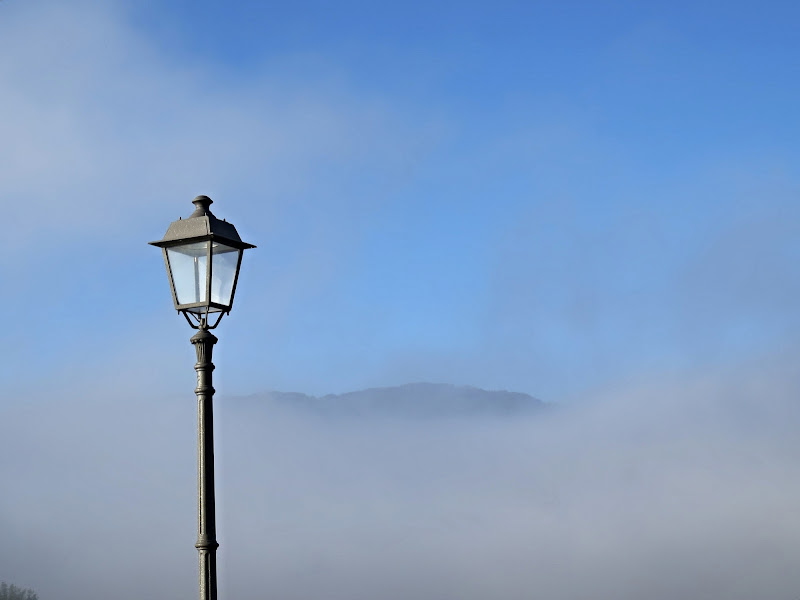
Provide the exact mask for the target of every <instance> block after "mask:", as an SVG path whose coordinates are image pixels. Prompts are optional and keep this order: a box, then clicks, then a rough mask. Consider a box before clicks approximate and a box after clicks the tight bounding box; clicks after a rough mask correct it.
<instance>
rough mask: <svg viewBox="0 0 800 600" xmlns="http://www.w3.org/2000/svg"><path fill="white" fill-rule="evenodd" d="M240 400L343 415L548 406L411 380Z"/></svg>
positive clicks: (473, 412) (496, 412) (448, 413)
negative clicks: (318, 393) (349, 389)
mask: <svg viewBox="0 0 800 600" xmlns="http://www.w3.org/2000/svg"><path fill="white" fill-rule="evenodd" d="M239 400H244V401H246V402H249V403H252V402H263V403H269V404H277V405H279V406H283V407H286V408H296V409H299V410H307V411H311V412H313V413H317V414H321V415H327V416H342V417H344V416H383V417H405V418H432V417H437V418H445V417H469V416H511V415H527V414H531V413H534V412H538V411H541V410H542V409H544V408H545V406H546V405H545V403H544V402H542V401H541V400H538V399H536V398H534V397H533V396H530V395H528V394H524V393H521V392H509V391H505V390H500V391H489V390H484V389H481V388H477V387H472V386H465V385H451V384H445V383H409V384H405V385H400V386H393V387H381V388H370V389H366V390H359V391H355V392H347V393H344V394H327V395H325V396H310V395H308V394H302V393H299V392H279V391H270V392H265V393H263V394H254V395H252V396H247V397H246V398H241V399H239Z"/></svg>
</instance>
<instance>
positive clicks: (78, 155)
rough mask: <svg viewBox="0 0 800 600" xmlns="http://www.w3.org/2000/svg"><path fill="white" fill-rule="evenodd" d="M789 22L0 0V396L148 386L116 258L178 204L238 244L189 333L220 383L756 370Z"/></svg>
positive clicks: (733, 13) (129, 293)
mask: <svg viewBox="0 0 800 600" xmlns="http://www.w3.org/2000/svg"><path fill="white" fill-rule="evenodd" d="M798 16H800V15H798V8H797V7H796V5H794V4H792V3H778V2H772V3H766V4H759V5H755V4H753V3H744V2H740V3H725V4H724V5H723V4H721V3H712V2H699V3H697V2H692V3H675V2H671V3H655V2H653V3H647V4H646V5H644V4H642V3H626V2H597V3H590V2H563V3H514V2H501V3H483V2H466V3H464V2H461V3H451V2H443V3H436V4H435V5H429V4H427V3H426V4H423V3H394V4H389V3H380V4H376V3H358V2H342V3H336V4H335V5H333V4H330V3H323V2H309V3H291V4H290V3H283V4H281V5H271V4H263V3H237V4H235V5H233V6H230V5H221V4H219V3H210V2H192V3H189V2H160V3H148V2H136V3H134V2H104V3H100V2H91V1H86V2H78V3H75V4H72V5H70V6H69V7H67V6H63V5H60V4H59V3H54V2H36V3H34V2H21V1H19V0H9V1H7V2H4V3H3V4H2V5H1V6H0V45H2V56H3V59H2V63H1V64H2V70H1V71H0V79H2V83H3V84H2V91H0V107H2V109H3V114H4V115H5V118H4V120H3V124H2V126H1V127H2V129H3V132H2V135H3V139H4V140H5V142H4V144H3V148H2V150H0V152H2V154H3V157H4V158H3V166H2V167H0V170H2V176H3V181H4V185H3V189H2V190H0V199H2V205H3V208H4V210H5V213H6V223H7V224H10V225H11V230H10V232H9V233H8V234H7V236H6V237H5V240H4V248H5V253H4V254H5V255H6V258H5V259H4V260H3V261H2V264H0V267H1V268H2V273H3V277H4V279H5V280H6V281H9V282H14V283H13V285H11V286H10V289H11V290H13V291H12V292H11V293H12V294H13V295H14V297H15V299H16V300H17V302H15V304H14V305H13V311H12V312H13V316H12V318H11V319H10V320H9V322H8V323H7V325H6V335H7V336H8V338H7V339H8V342H9V345H10V346H12V347H13V348H14V349H15V350H14V352H13V353H11V355H10V356H9V357H8V359H7V360H6V361H4V366H3V373H4V379H6V380H8V381H10V382H11V386H12V389H15V390H18V391H19V390H24V389H26V388H29V387H31V386H34V385H36V386H38V385H46V383H47V381H49V380H50V379H51V377H52V379H53V380H56V379H57V378H58V377H59V376H61V375H62V374H63V372H67V373H70V374H72V375H73V376H75V377H77V379H76V381H79V380H82V379H83V380H90V379H91V378H92V377H93V376H94V374H96V373H97V372H113V371H114V370H115V369H117V368H118V366H119V365H121V364H136V365H137V368H140V369H144V370H145V371H146V372H148V373H156V372H157V373H159V377H162V378H163V383H164V385H165V386H167V387H170V389H173V388H174V389H175V390H177V389H179V387H180V385H181V383H180V382H181V381H182V379H181V378H180V376H179V375H178V374H173V372H177V373H180V371H181V369H183V370H184V371H186V372H187V373H188V375H187V377H190V376H191V375H192V372H191V368H190V366H188V365H187V362H188V361H190V355H191V348H190V347H189V346H188V343H187V342H186V340H184V339H183V338H184V337H187V336H188V334H189V331H187V330H185V325H184V323H183V320H182V319H180V318H179V317H177V315H175V314H174V312H172V311H171V310H170V303H169V298H168V294H167V288H166V283H165V277H164V274H163V272H162V266H161V264H160V258H159V257H158V255H157V252H156V251H155V250H154V249H152V248H149V247H147V246H146V245H144V244H145V242H147V241H150V240H153V239H158V238H159V237H161V235H162V234H163V231H164V230H165V229H166V226H167V224H168V223H169V222H170V221H172V220H174V219H176V218H177V217H178V216H185V215H188V214H189V211H190V210H191V205H190V204H189V201H190V200H191V199H192V198H193V197H194V196H195V195H197V194H200V193H205V194H208V195H210V196H211V197H212V198H213V199H214V200H215V204H214V209H215V210H216V213H217V214H218V215H219V216H220V217H226V218H228V219H229V220H231V221H233V222H234V223H236V224H237V226H238V227H239V230H240V232H241V233H242V235H243V237H244V238H245V239H247V240H249V241H252V242H253V243H255V244H257V245H258V249H257V250H254V251H252V252H250V253H248V255H247V257H246V260H245V266H244V271H243V274H242V278H241V282H240V288H239V295H238V298H237V306H236V310H235V311H234V312H233V313H232V315H231V317H230V318H228V319H226V320H225V322H224V323H223V325H222V327H221V329H220V335H221V343H220V345H219V350H220V351H219V352H218V361H219V362H220V368H219V369H218V374H219V376H220V377H223V378H224V381H225V383H226V384H227V386H228V389H230V390H231V391H233V392H235V393H245V392H251V391H258V390H262V389H266V388H278V389H286V390H298V391H304V392H310V393H325V392H342V391H346V390H350V389H358V388H363V387H367V386H376V385H391V384H396V383H403V382H407V381H418V380H434V381H447V382H453V383H464V384H473V385H478V386H482V387H488V388H509V389H514V390H520V391H525V392H528V393H531V394H534V395H537V396H540V397H542V398H545V399H547V400H552V401H570V400H574V399H578V398H580V397H581V396H582V395H583V394H585V393H587V392H588V391H590V390H592V389H595V388H598V387H600V388H602V387H603V386H607V385H610V384H613V382H615V381H622V380H628V379H631V378H637V377H640V376H646V374H647V373H650V372H653V371H658V370H664V369H666V370H670V369H703V368H705V367H710V366H713V365H719V364H735V362H736V361H739V360H744V359H747V358H748V357H751V356H760V355H764V354H769V353H772V352H782V351H783V349H785V347H786V346H787V345H790V346H791V345H793V344H794V340H795V339H796V337H797V331H798V324H799V323H798V311H797V310H796V308H795V306H793V299H794V298H796V297H797V294H798V291H799V290H800V278H799V277H798V275H797V273H798V270H797V269H796V267H795V265H796V263H797V258H798V255H800V251H799V250H798V247H799V246H800V244H799V243H798V242H797V239H798V236H797V229H798V227H797V223H798V216H799V215H798V212H799V210H798V206H800V203H798V202H797V190H798V168H797V165H798V144H797V139H798V133H800V132H798V120H797V119H796V118H794V112H795V110H796V109H795V107H796V106H797V104H798V100H800V97H799V96H800V84H799V83H798V81H800V78H798V77H797V75H798V72H797V69H798V66H797V65H798V64H800V51H799V50H798V44H797V42H796V39H795V37H796V36H795V35H793V34H794V31H793V24H794V23H796V21H797V18H798ZM55 339H58V340H60V342H59V343H54V340H55ZM65 351H67V352H68V356H67V357H66V358H65V357H64V356H63V352H65ZM132 356H133V357H137V358H135V359H134V362H130V361H131V357H132ZM145 356H150V357H158V358H157V360H156V363H157V364H155V365H154V364H151V363H148V362H147V361H146V360H144V357H145ZM115 365H116V366H115ZM187 366H188V368H185V367H187Z"/></svg>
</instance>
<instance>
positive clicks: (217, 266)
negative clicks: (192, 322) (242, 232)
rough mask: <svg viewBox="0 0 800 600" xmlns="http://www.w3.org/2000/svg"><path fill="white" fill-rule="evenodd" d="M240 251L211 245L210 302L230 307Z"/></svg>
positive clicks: (224, 246)
mask: <svg viewBox="0 0 800 600" xmlns="http://www.w3.org/2000/svg"><path fill="white" fill-rule="evenodd" d="M240 253H241V250H239V249H238V248H231V247H230V246H226V245H225V244H220V243H219V242H213V243H212V245H211V260H212V261H213V265H212V266H213V268H212V269H211V302H215V303H217V304H222V305H224V306H230V305H231V302H232V300H233V299H232V297H231V296H233V285H234V283H235V282H236V269H237V267H238V266H239V254H240Z"/></svg>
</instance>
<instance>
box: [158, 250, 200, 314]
mask: <svg viewBox="0 0 800 600" xmlns="http://www.w3.org/2000/svg"><path fill="white" fill-rule="evenodd" d="M167 258H168V259H169V267H170V270H171V271H172V285H173V286H174V287H175V295H176V296H177V299H178V304H194V303H197V302H206V279H207V277H208V275H207V273H208V242H196V243H193V244H184V245H182V246H172V247H169V248H167Z"/></svg>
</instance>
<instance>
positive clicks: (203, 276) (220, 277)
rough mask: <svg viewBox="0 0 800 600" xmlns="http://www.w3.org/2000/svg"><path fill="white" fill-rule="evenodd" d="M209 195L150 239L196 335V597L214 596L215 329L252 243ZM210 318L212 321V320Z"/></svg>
mask: <svg viewBox="0 0 800 600" xmlns="http://www.w3.org/2000/svg"><path fill="white" fill-rule="evenodd" d="M211 202H212V200H211V198H209V197H208V196H197V198H195V199H194V200H192V203H193V204H194V206H195V210H194V212H193V213H192V214H191V215H190V216H189V217H188V218H186V219H178V220H177V221H173V222H172V223H171V224H170V226H169V228H168V229H167V233H166V234H165V235H164V238H163V239H161V240H159V241H157V242H150V244H152V245H153V246H158V247H159V248H161V249H162V251H163V254H164V264H165V265H166V267H167V276H168V277H169V285H170V289H171V290H172V300H173V302H174V303H175V309H176V310H177V311H178V312H179V313H181V314H182V315H183V316H184V317H185V318H186V321H187V322H188V323H189V325H191V327H192V328H193V329H196V330H197V333H196V334H195V335H193V336H192V338H191V340H190V341H191V343H192V344H193V345H194V347H195V351H196V352H197V364H196V365H195V366H194V368H195V371H197V388H196V389H195V394H197V543H196V544H195V547H196V548H197V551H198V553H199V555H200V556H199V558H200V600H216V598H217V548H218V547H219V544H218V543H217V527H216V515H215V505H214V410H213V398H214V387H213V385H212V376H211V373H212V371H213V370H214V364H213V363H212V362H211V359H212V354H213V350H214V344H216V343H217V338H216V336H215V335H214V334H213V333H211V332H210V331H209V329H214V328H215V327H216V326H217V325H219V322H220V321H221V320H222V317H223V316H225V315H226V314H229V313H230V312H231V308H232V307H233V296H234V294H235V292H236V282H237V280H238V278H239V268H240V267H241V264H242V252H243V251H244V250H247V249H248V248H255V246H254V245H252V244H248V243H246V242H243V241H242V239H241V238H240V237H239V234H238V233H237V231H236V228H235V227H234V226H233V225H232V224H231V223H228V222H227V221H225V220H220V219H217V218H216V217H215V216H214V215H213V214H211V211H210V210H209V206H210V205H211ZM212 320H213V321H214V323H213V325H212V324H211V321H212Z"/></svg>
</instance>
